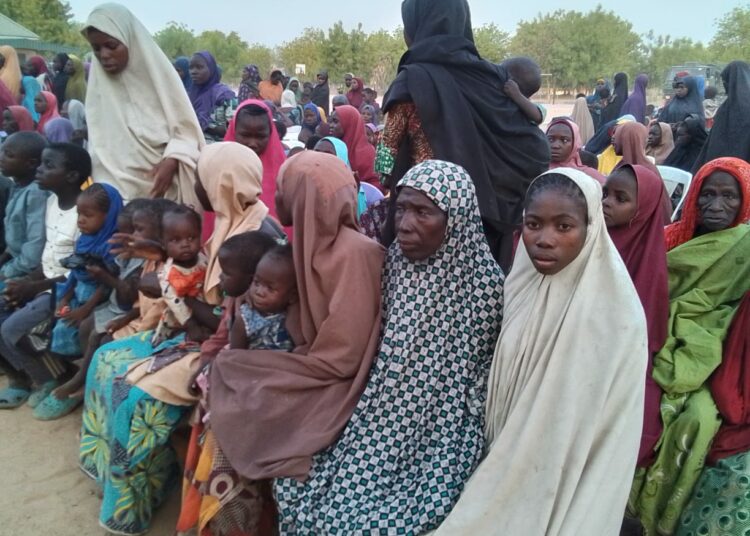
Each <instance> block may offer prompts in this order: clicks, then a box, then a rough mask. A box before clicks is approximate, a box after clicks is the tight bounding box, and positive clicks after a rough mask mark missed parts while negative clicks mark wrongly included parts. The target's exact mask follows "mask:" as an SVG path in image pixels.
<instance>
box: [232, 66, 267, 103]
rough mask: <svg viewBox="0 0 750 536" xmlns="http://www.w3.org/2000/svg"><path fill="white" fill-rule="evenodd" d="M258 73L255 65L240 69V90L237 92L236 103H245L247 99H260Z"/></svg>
mask: <svg viewBox="0 0 750 536" xmlns="http://www.w3.org/2000/svg"><path fill="white" fill-rule="evenodd" d="M260 81H261V79H260V71H259V70H258V66H257V65H253V64H250V65H245V68H244V69H242V81H241V82H240V88H239V89H238V90H237V101H239V102H245V101H246V100H247V99H257V98H258V97H260V92H259V90H258V84H260Z"/></svg>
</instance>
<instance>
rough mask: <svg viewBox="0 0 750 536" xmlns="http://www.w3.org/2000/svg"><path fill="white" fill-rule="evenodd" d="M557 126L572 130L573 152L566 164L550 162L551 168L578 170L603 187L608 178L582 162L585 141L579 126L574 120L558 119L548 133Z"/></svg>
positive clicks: (553, 122) (552, 123)
mask: <svg viewBox="0 0 750 536" xmlns="http://www.w3.org/2000/svg"><path fill="white" fill-rule="evenodd" d="M555 125H565V126H567V127H568V128H569V129H570V132H571V134H572V137H573V150H572V151H570V156H569V157H568V159H567V160H565V161H564V162H550V163H549V168H550V169H555V168H560V167H566V168H573V169H577V170H579V171H582V172H583V173H585V174H586V175H588V176H589V177H591V178H592V179H596V180H597V181H599V184H602V185H603V184H604V181H605V180H606V177H605V176H604V175H602V174H601V173H599V172H598V171H597V170H595V169H594V168H590V167H589V166H587V165H585V164H584V163H583V161H582V160H581V153H580V150H581V148H582V147H583V140H582V139H581V130H580V129H579V128H578V125H577V124H576V123H575V121H573V120H572V119H568V118H567V117H558V118H557V119H553V120H552V122H551V123H550V124H549V126H548V127H547V132H549V130H550V129H551V128H552V127H553V126H555Z"/></svg>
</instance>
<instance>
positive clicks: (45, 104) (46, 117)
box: [34, 91, 60, 135]
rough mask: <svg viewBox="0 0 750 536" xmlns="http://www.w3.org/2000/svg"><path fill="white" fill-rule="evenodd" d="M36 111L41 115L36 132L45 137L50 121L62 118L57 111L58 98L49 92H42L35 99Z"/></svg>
mask: <svg viewBox="0 0 750 536" xmlns="http://www.w3.org/2000/svg"><path fill="white" fill-rule="evenodd" d="M34 109H35V110H36V112H37V113H38V114H39V121H37V124H36V131H37V132H39V133H40V134H42V135H44V127H45V126H46V125H47V123H48V122H49V121H51V120H52V119H55V118H56V117H60V112H58V111H57V98H56V97H55V95H54V94H52V93H50V92H49V91H40V92H39V93H38V94H37V96H36V97H35V98H34Z"/></svg>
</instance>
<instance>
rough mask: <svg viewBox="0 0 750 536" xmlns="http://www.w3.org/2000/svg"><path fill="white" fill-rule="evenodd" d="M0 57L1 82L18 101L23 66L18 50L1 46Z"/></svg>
mask: <svg viewBox="0 0 750 536" xmlns="http://www.w3.org/2000/svg"><path fill="white" fill-rule="evenodd" d="M0 57H1V58H2V60H0V61H1V62H2V63H0V82H2V83H3V84H5V87H7V88H8V91H10V94H11V95H13V98H14V99H18V96H19V94H20V92H21V65H20V64H19V63H18V54H16V49H15V48H13V47H11V46H8V45H3V46H0ZM17 102H18V101H17V100H16V103H17Z"/></svg>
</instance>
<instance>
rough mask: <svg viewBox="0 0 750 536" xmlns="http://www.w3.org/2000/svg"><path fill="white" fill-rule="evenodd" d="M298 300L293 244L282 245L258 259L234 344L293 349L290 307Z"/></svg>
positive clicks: (236, 324)
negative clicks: (288, 311)
mask: <svg viewBox="0 0 750 536" xmlns="http://www.w3.org/2000/svg"><path fill="white" fill-rule="evenodd" d="M296 301H297V283H296V276H295V271H294V260H293V259H292V246H291V245H289V244H284V245H278V246H276V247H274V248H273V249H271V250H270V251H268V253H266V254H265V255H264V256H263V258H262V259H261V260H260V262H259V263H258V267H257V268H256V270H255V276H254V277H253V282H252V283H251V284H250V289H249V290H248V292H247V294H246V295H245V299H244V300H243V302H242V303H241V305H240V307H239V313H240V314H239V317H238V318H236V319H235V322H234V325H233V326H232V330H231V335H230V339H229V345H230V348H241V349H251V350H261V349H265V350H286V351H289V350H292V349H293V348H294V343H293V342H292V339H291V337H290V336H289V332H288V331H287V330H286V312H287V308H288V307H289V306H290V305H291V304H293V303H295V302H296Z"/></svg>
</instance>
